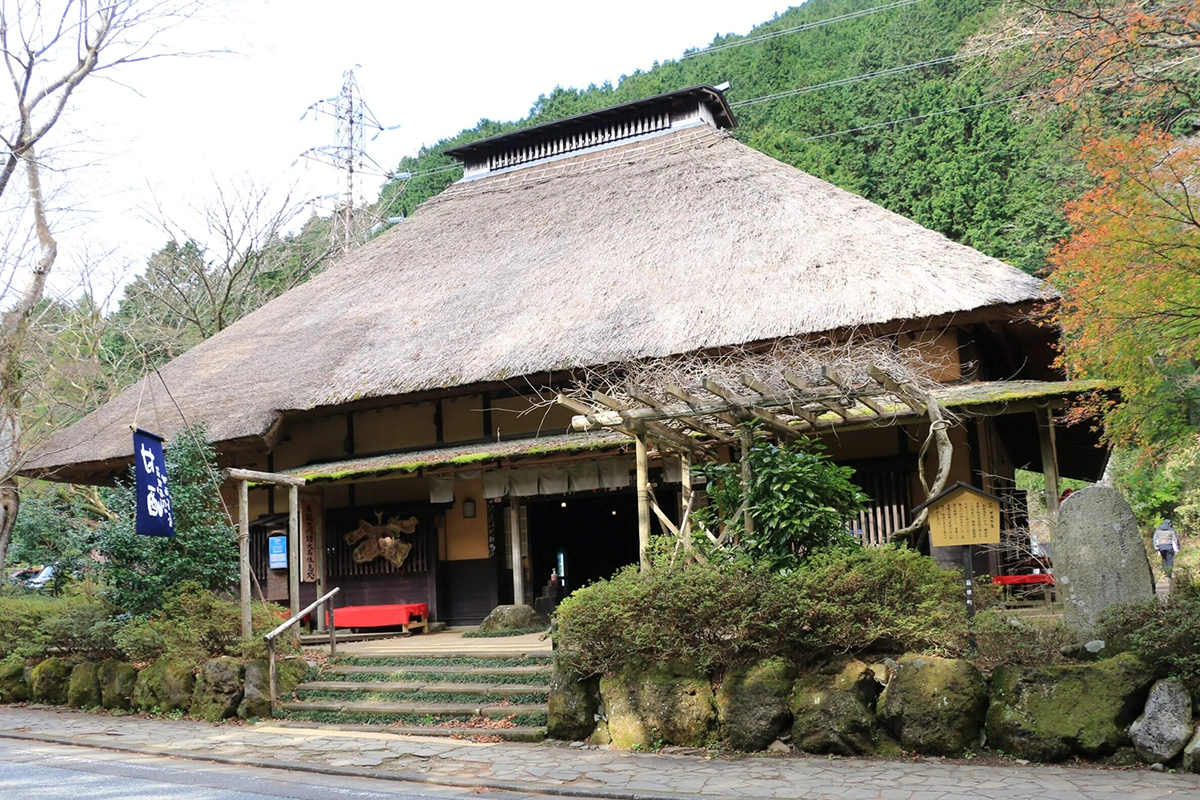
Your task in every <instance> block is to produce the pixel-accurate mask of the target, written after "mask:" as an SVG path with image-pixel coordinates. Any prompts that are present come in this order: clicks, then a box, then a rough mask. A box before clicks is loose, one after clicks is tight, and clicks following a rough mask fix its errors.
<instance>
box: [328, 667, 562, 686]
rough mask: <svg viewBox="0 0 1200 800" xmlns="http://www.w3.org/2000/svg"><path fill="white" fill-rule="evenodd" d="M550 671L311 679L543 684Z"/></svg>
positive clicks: (378, 674)
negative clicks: (522, 673)
mask: <svg viewBox="0 0 1200 800" xmlns="http://www.w3.org/2000/svg"><path fill="white" fill-rule="evenodd" d="M549 679H550V671H549V670H546V672H544V673H535V674H532V675H479V674H475V673H471V672H349V673H346V674H344V675H343V674H342V673H329V674H322V675H321V676H320V677H316V678H312V680H336V681H342V682H343V683H379V682H380V681H396V682H399V681H421V682H423V683H492V684H512V683H522V684H526V683H527V684H535V685H536V684H543V683H545V682H546V681H548V680H549Z"/></svg>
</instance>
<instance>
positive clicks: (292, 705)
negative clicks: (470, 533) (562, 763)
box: [283, 700, 546, 719]
mask: <svg viewBox="0 0 1200 800" xmlns="http://www.w3.org/2000/svg"><path fill="white" fill-rule="evenodd" d="M283 708H284V709H286V710H287V711H309V712H324V713H329V714H364V715H371V714H396V715H399V714H406V715H411V716H421V717H424V716H431V717H439V716H447V717H488V718H490V719H503V718H504V717H509V716H514V715H524V714H537V715H540V716H544V715H545V714H546V705H545V704H540V705H520V706H517V705H494V704H484V705H475V704H465V703H376V702H371V701H366V700H363V701H357V700H347V701H342V700H293V701H291V702H288V703H284V704H283Z"/></svg>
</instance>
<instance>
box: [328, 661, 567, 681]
mask: <svg viewBox="0 0 1200 800" xmlns="http://www.w3.org/2000/svg"><path fill="white" fill-rule="evenodd" d="M322 672H323V673H324V674H326V675H391V674H392V673H396V672H408V673H413V674H421V675H495V676H497V677H499V678H502V677H503V676H505V675H545V676H546V677H549V676H550V665H549V664H547V665H545V666H542V665H540V664H531V665H521V666H513V667H476V666H471V665H469V664H449V665H445V666H442V665H425V664H411V665H410V664H383V665H379V666H376V665H374V664H372V665H370V666H362V665H358V664H353V665H345V666H343V665H340V664H335V665H333V666H328V667H325V668H324V669H323V670H322Z"/></svg>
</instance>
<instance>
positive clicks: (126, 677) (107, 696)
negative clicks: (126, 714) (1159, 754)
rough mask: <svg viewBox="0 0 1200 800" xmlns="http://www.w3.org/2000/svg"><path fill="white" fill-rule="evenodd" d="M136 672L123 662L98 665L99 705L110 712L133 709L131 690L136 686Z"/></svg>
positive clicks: (108, 662)
mask: <svg viewBox="0 0 1200 800" xmlns="http://www.w3.org/2000/svg"><path fill="white" fill-rule="evenodd" d="M137 676H138V674H137V670H136V669H134V668H133V667H132V666H131V665H129V664H126V663H125V662H124V661H105V662H104V663H103V664H101V665H100V670H99V673H98V675H97V677H98V678H99V680H100V705H101V706H102V707H104V708H107V709H109V710H110V711H128V710H129V709H131V708H133V690H134V687H136V686H137Z"/></svg>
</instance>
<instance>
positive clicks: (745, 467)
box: [742, 428, 754, 538]
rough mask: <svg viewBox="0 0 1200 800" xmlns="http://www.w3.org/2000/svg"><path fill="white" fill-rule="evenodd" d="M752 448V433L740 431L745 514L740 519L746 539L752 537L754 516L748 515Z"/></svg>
mask: <svg viewBox="0 0 1200 800" xmlns="http://www.w3.org/2000/svg"><path fill="white" fill-rule="evenodd" d="M753 446H754V432H753V431H751V430H749V429H746V428H743V429H742V495H743V499H744V500H745V502H746V512H745V514H743V515H742V519H743V520H745V523H746V537H747V538H749V537H751V536H753V535H754V515H753V514H751V513H750V483H751V481H753V480H754V474H753V473H752V472H751V471H750V448H751V447H753Z"/></svg>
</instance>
